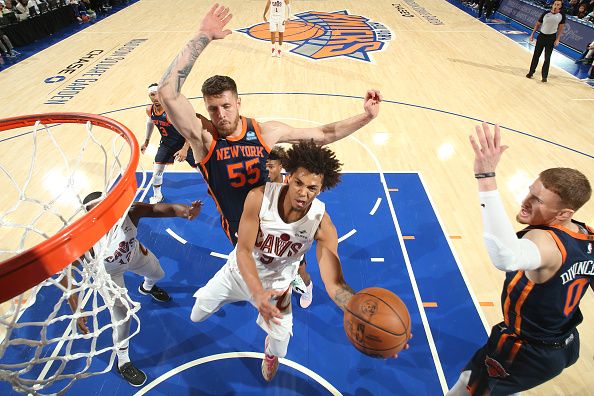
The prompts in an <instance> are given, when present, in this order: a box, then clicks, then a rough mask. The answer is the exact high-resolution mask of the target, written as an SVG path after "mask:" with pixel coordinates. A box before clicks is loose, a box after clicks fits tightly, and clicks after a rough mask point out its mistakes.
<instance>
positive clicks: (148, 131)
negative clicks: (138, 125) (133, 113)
mask: <svg viewBox="0 0 594 396" xmlns="http://www.w3.org/2000/svg"><path fill="white" fill-rule="evenodd" d="M154 127H155V124H153V120H151V117H147V118H146V137H145V139H146V140H150V138H151V135H152V133H153V128H154Z"/></svg>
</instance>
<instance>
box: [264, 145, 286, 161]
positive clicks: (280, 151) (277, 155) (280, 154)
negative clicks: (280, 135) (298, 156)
mask: <svg viewBox="0 0 594 396" xmlns="http://www.w3.org/2000/svg"><path fill="white" fill-rule="evenodd" d="M285 158H287V151H286V150H285V149H284V148H283V147H282V146H274V147H273V148H272V150H270V154H268V159H269V160H272V161H280V162H281V164H282V163H283V160H284V159H285Z"/></svg>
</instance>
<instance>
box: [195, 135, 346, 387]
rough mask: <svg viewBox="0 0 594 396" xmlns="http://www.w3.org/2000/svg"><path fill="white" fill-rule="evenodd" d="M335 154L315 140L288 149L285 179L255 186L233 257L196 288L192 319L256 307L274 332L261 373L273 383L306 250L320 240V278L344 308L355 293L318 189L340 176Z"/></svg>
mask: <svg viewBox="0 0 594 396" xmlns="http://www.w3.org/2000/svg"><path fill="white" fill-rule="evenodd" d="M340 166H341V164H340V162H339V161H338V159H336V157H335V155H334V153H333V152H332V151H331V150H330V149H328V148H326V147H320V146H317V145H316V144H315V143H314V142H313V141H309V142H300V143H299V144H295V145H293V147H292V148H290V149H289V150H288V152H287V158H286V161H285V162H284V163H283V167H284V168H285V170H286V171H287V172H288V173H289V182H288V183H287V184H280V183H267V184H266V185H265V186H261V187H257V188H254V189H252V190H251V191H250V192H249V194H248V196H247V199H246V201H245V205H244V209H243V214H242V216H241V221H240V223H239V233H238V237H239V240H238V243H237V246H236V247H235V249H234V250H233V252H231V254H230V256H229V259H228V260H227V263H226V264H225V265H224V266H223V267H222V268H221V269H220V270H219V272H217V273H216V274H215V275H214V276H213V278H212V279H211V280H210V281H209V282H208V283H207V284H206V285H205V286H204V287H202V288H201V289H199V290H198V291H197V292H196V294H195V295H194V296H195V297H196V302H195V303H194V307H193V308H192V314H191V319H192V320H193V321H194V322H200V321H203V320H205V319H206V318H208V317H209V316H210V315H212V314H213V313H215V312H216V311H218V310H219V309H220V308H221V307H222V306H223V305H225V304H227V303H231V302H235V301H250V302H251V303H252V304H253V305H254V306H256V307H257V308H258V311H259V315H258V319H257V320H256V322H257V323H258V325H259V326H260V327H262V329H263V330H264V331H265V332H266V333H267V334H268V336H267V337H266V341H265V346H264V351H265V358H264V359H263V361H262V375H263V377H264V379H265V380H267V381H270V380H272V378H273V377H274V376H275V374H276V371H277V369H278V359H279V357H284V356H285V355H286V354H287V347H288V345H289V338H290V336H291V335H292V327H293V315H292V309H291V281H292V280H293V278H294V277H295V275H296V274H297V269H298V267H299V262H300V261H301V259H302V257H303V255H304V254H305V253H306V252H307V251H308V250H309V249H310V248H311V246H312V243H313V242H314V241H316V242H317V246H316V252H317V259H318V263H319V264H318V265H319V267H320V274H321V276H322V281H323V282H324V286H325V287H326V291H327V292H328V295H329V296H330V298H332V300H334V302H335V303H336V304H337V305H338V306H339V307H340V308H341V309H343V310H344V309H345V307H346V304H347V303H348V301H349V300H350V298H351V297H352V295H353V294H354V291H353V290H352V289H351V288H350V286H349V285H348V284H347V283H346V282H345V280H344V277H343V274H342V267H341V265H340V259H339V258H338V236H337V234H336V228H334V224H332V221H331V220H330V217H329V216H328V214H327V213H326V211H325V206H324V204H323V203H322V202H321V201H319V200H318V199H316V197H317V195H318V194H319V193H320V192H321V191H323V190H325V189H328V188H331V187H334V186H335V185H336V184H337V183H338V182H339V180H340V173H339V170H340Z"/></svg>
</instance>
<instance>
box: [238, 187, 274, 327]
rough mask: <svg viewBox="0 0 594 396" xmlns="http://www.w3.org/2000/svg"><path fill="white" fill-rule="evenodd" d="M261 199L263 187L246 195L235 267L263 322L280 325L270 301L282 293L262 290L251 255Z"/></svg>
mask: <svg viewBox="0 0 594 396" xmlns="http://www.w3.org/2000/svg"><path fill="white" fill-rule="evenodd" d="M263 198H264V187H257V188H254V189H253V190H251V191H250V192H249V193H248V196H247V198H246V200H245V203H244V206H243V213H242V214H241V220H240V222H239V231H238V233H237V237H238V241H237V248H236V249H237V250H236V255H237V266H238V267H239V272H241V276H242V277H243V280H244V281H245V283H246V285H247V287H248V289H249V291H250V294H251V295H252V298H253V299H254V302H255V303H256V307H258V311H259V312H260V314H261V315H262V317H263V318H264V320H265V321H266V322H268V321H270V320H272V322H273V323H276V324H280V322H279V321H278V319H277V318H281V314H280V311H279V310H278V308H276V307H275V306H274V305H272V304H270V299H271V298H272V297H273V296H280V295H282V294H283V292H282V291H274V290H266V289H264V287H263V286H262V282H261V281H260V277H259V276H258V271H257V269H256V262H255V261H254V256H253V255H252V251H253V250H254V246H255V245H256V238H257V237H258V230H259V228H260V216H259V213H260V207H261V206H262V200H263Z"/></svg>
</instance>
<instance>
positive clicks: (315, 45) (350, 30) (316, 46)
mask: <svg viewBox="0 0 594 396" xmlns="http://www.w3.org/2000/svg"><path fill="white" fill-rule="evenodd" d="M295 17H296V18H297V19H292V20H289V21H287V22H285V33H284V36H283V41H284V42H285V43H288V45H290V46H292V47H293V48H292V49H291V50H290V52H291V53H294V54H297V55H301V56H304V57H306V58H309V59H314V60H321V59H328V58H336V57H341V56H345V57H349V58H353V59H358V60H361V61H365V62H370V61H371V59H370V57H369V54H370V53H371V52H375V51H381V50H383V49H384V47H385V44H386V42H387V41H390V40H391V39H392V32H390V30H389V29H388V28H387V27H386V26H384V25H383V24H381V23H378V22H373V21H370V20H369V18H365V17H363V16H360V15H349V13H348V11H346V10H343V11H334V12H322V11H307V12H302V13H300V14H296V15H295ZM238 31H239V32H241V33H244V34H247V35H248V36H249V37H251V38H254V39H257V40H262V41H270V30H269V29H268V22H262V23H259V24H256V25H253V26H250V27H248V28H244V29H239V30H238Z"/></svg>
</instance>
